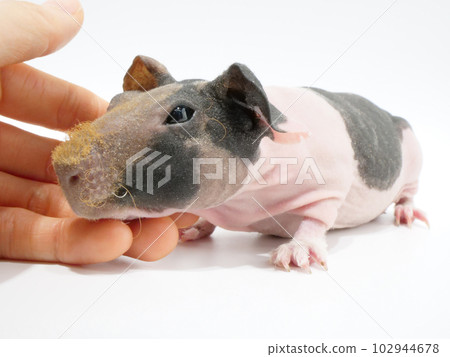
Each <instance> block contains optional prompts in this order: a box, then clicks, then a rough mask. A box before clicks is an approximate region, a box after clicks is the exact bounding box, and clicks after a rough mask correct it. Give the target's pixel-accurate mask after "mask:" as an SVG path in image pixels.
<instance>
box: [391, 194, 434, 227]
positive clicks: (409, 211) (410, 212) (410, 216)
mask: <svg viewBox="0 0 450 357" xmlns="http://www.w3.org/2000/svg"><path fill="white" fill-rule="evenodd" d="M394 215H395V225H396V226H399V225H400V224H406V225H407V226H408V227H409V228H411V227H412V223H413V222H414V220H415V219H416V218H417V219H418V220H419V221H422V222H424V223H425V224H426V225H427V227H428V228H430V222H428V219H427V216H426V215H425V213H423V212H422V211H421V210H419V209H417V208H414V204H413V202H412V200H409V199H407V200H404V201H400V202H399V203H397V204H396V205H395V213H394Z"/></svg>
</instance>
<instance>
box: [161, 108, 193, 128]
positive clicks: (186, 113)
mask: <svg viewBox="0 0 450 357" xmlns="http://www.w3.org/2000/svg"><path fill="white" fill-rule="evenodd" d="M194 112H195V110H194V109H192V108H189V107H186V106H184V105H178V106H176V107H175V108H174V109H173V110H172V111H171V112H170V114H169V116H168V117H167V119H166V121H165V124H169V125H170V124H179V123H184V122H186V121H188V120H191V118H192V116H193V115H194Z"/></svg>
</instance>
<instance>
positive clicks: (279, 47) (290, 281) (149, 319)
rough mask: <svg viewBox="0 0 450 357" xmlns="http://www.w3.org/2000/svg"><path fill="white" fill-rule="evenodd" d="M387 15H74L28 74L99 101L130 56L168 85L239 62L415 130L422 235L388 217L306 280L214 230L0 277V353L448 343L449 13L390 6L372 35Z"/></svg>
mask: <svg viewBox="0 0 450 357" xmlns="http://www.w3.org/2000/svg"><path fill="white" fill-rule="evenodd" d="M391 4H392V0H389V1H388V0H377V1H364V2H363V1H357V0H354V1H324V0H320V1H298V0H296V1H278V2H275V1H257V2H256V1H254V2H250V1H243V0H240V1H234V0H229V1H226V2H225V1H224V2H221V3H217V2H211V1H189V2H187V1H186V2H182V1H178V2H175V1H131V0H128V1H106V0H103V1H99V0H97V1H90V2H88V1H84V4H83V5H84V8H85V23H84V28H85V31H83V30H82V31H81V32H80V34H79V35H78V36H77V37H76V38H75V39H74V40H73V41H72V42H71V43H70V44H69V45H68V46H67V47H65V48H64V49H62V50H61V51H59V52H57V53H55V54H53V55H51V56H49V57H46V58H42V59H37V60H33V61H30V64H32V65H33V66H35V67H37V68H39V69H42V70H44V71H46V72H49V73H51V74H53V75H56V76H58V77H62V78H64V79H67V80H69V81H72V82H74V83H77V84H79V85H82V86H85V87H87V88H89V89H90V90H92V91H94V92H96V93H97V94H99V95H101V96H103V97H104V98H106V99H110V98H111V97H112V96H113V95H114V94H116V93H118V92H120V91H121V85H122V78H123V75H124V70H125V69H127V68H128V67H129V65H130V64H131V61H132V59H133V58H134V56H135V55H137V54H145V55H149V56H151V57H154V58H156V59H158V60H160V61H161V62H162V63H164V64H165V65H166V66H167V67H168V68H169V70H170V71H171V72H172V74H173V76H174V77H175V78H177V79H185V78H205V79H213V78H214V77H215V76H217V75H218V74H220V73H221V72H222V71H223V70H224V69H225V68H226V67H228V66H229V65H230V64H231V63H233V62H236V61H239V62H243V63H245V64H247V65H248V66H249V67H250V68H251V69H252V70H253V71H254V72H255V73H256V75H257V76H258V77H259V78H260V80H261V82H262V83H263V84H264V85H271V84H276V85H286V86H308V85H311V84H314V86H317V87H321V88H325V89H328V90H335V91H350V92H355V93H358V94H361V95H364V96H366V97H367V98H369V99H371V100H372V101H374V102H375V103H376V104H378V105H380V106H381V107H382V108H384V109H386V110H388V111H390V112H391V113H394V114H396V115H399V116H402V117H405V118H407V119H408V120H409V121H410V123H411V124H412V125H413V127H414V129H415V132H416V134H417V136H418V137H419V140H420V141H421V143H422V146H423V151H424V157H425V164H424V169H423V174H422V180H421V187H420V190H419V194H418V196H417V205H418V206H419V207H420V208H422V209H424V210H425V211H426V212H427V213H428V216H429V219H430V221H431V226H432V229H431V230H427V229H426V228H425V227H424V225H423V224H420V223H416V224H414V227H413V229H411V230H410V229H407V228H405V227H401V228H397V227H394V226H393V224H392V221H393V216H392V212H391V211H389V212H388V214H386V215H383V216H382V217H380V218H378V219H377V220H375V221H374V222H371V223H369V224H367V225H364V226H361V227H358V228H355V229H348V230H341V231H334V232H331V233H330V234H329V235H328V242H329V258H328V265H329V268H330V269H329V273H325V272H323V271H321V269H319V268H315V269H313V274H312V275H307V274H304V273H302V272H300V271H298V270H293V271H291V272H290V273H285V272H283V271H279V270H275V269H274V268H273V267H272V266H271V265H270V264H269V263H268V254H267V253H268V252H269V251H270V250H271V249H273V248H275V247H276V246H277V245H279V244H280V243H282V242H284V240H278V239H274V238H270V237H265V236H260V235H258V234H245V233H230V232H226V231H223V230H218V231H216V232H215V233H214V235H213V237H212V238H211V239H205V240H202V241H197V242H192V243H187V244H180V245H179V246H178V247H177V248H176V250H175V251H174V252H173V253H172V254H171V255H170V256H168V257H167V258H165V259H163V260H162V261H159V262H154V263H144V262H134V261H133V260H132V259H130V258H120V259H117V260H115V261H112V262H110V263H105V264H97V265H91V266H82V267H75V266H64V265H57V264H39V263H28V262H7V261H2V262H0V316H1V318H0V337H58V336H61V335H62V334H63V333H64V335H63V337H163V338H166V337H167V338H171V337H176V338H194V337H195V338H210V337H216V338H222V337H256V338H344V337H345V338H386V337H388V336H389V335H390V336H392V337H394V338H417V337H427V338H431V337H435V338H442V337H449V336H450V325H449V323H448V321H449V318H450V308H449V301H450V289H449V273H450V268H449V265H448V261H449V255H450V234H449V233H450V229H449V226H448V214H449V205H448V199H449V197H450V195H449V193H450V189H449V182H450V174H449V168H448V161H449V160H448V155H449V153H450V150H449V149H450V143H449V141H450V135H449V130H450V125H449V124H448V123H449V121H450V90H449V89H448V85H449V83H448V82H449V79H450V70H449V63H450V50H449V44H450V22H449V20H450V10H449V8H450V7H449V3H448V2H447V1H445V0H442V1H425V0H423V1H406V0H399V1H398V2H396V3H395V4H394V5H393V6H392V7H391V8H390V9H389V10H388V11H387V12H386V13H385V14H384V15H383V16H381V18H379V20H378V21H377V22H376V23H375V24H374V25H373V26H372V27H370V25H371V24H372V23H374V21H375V20H376V19H377V18H378V17H379V16H380V15H381V14H382V13H383V12H384V11H385V10H386V8H388V7H389V6H390V5H391ZM369 27H370V28H369ZM368 28H369V29H368ZM366 30H367V31H366ZM365 31H366V32H365ZM355 40H356V42H355ZM22 127H23V126H22ZM27 127H28V128H30V127H31V126H27ZM33 130H35V132H38V133H41V134H46V135H54V134H53V133H50V132H49V131H46V130H39V129H36V128H34V129H33ZM36 130H37V131H36ZM57 136H58V135H57ZM59 137H61V135H59ZM367 204H370V202H368V203H367ZM130 264H133V265H132V266H131V268H130V269H129V270H128V271H126V272H125V273H124V270H125V269H127V268H128V267H129V266H130ZM69 327H70V328H69ZM67 329H68V330H67Z"/></svg>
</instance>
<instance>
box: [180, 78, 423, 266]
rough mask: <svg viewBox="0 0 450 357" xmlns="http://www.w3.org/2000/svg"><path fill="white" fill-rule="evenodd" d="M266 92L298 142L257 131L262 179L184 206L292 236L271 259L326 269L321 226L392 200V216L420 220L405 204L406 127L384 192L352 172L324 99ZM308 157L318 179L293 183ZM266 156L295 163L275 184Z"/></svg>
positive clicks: (342, 131)
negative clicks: (210, 202) (223, 196)
mask: <svg viewBox="0 0 450 357" xmlns="http://www.w3.org/2000/svg"><path fill="white" fill-rule="evenodd" d="M266 92H267V94H268V97H269V100H270V102H271V103H272V104H274V105H275V106H276V107H277V108H278V109H279V110H280V111H281V112H283V113H284V114H285V115H286V116H287V119H288V120H287V122H285V123H283V124H282V125H280V127H281V128H282V129H285V130H287V131H290V132H301V133H302V135H299V136H298V137H300V138H301V139H300V142H297V143H293V144H286V143H280V142H279V141H281V138H280V140H277V138H275V139H276V140H275V141H272V140H270V139H269V138H264V139H263V140H262V141H261V145H260V152H261V155H260V157H262V158H264V157H265V158H267V160H266V161H265V163H264V164H263V165H262V166H261V168H260V169H259V172H260V173H261V175H262V177H263V178H264V180H265V181H266V183H265V184H260V183H258V182H256V181H255V180H252V181H251V182H250V183H249V184H247V185H244V186H243V188H242V189H241V190H239V191H238V192H237V193H236V194H235V195H234V196H233V197H231V198H229V199H228V200H227V201H225V202H224V203H223V204H221V205H219V206H216V207H213V208H208V209H202V210H197V211H194V212H192V213H195V214H198V215H200V216H202V217H203V218H205V219H206V220H207V221H209V222H211V224H213V225H218V226H221V227H223V228H225V229H229V230H236V231H248V232H255V231H256V232H261V233H264V234H272V235H278V236H281V237H290V238H293V241H292V242H289V243H286V244H282V245H281V246H279V247H278V248H277V249H276V250H275V251H274V252H273V253H272V258H271V261H272V262H273V263H274V264H275V265H276V266H278V267H281V268H284V269H286V270H288V269H289V265H294V266H299V267H301V268H302V269H304V270H305V271H307V272H309V271H310V263H312V262H313V261H315V262H317V263H318V264H320V266H322V267H323V268H326V242H325V234H326V232H327V231H328V230H329V229H333V228H344V227H352V226H357V225H360V224H363V223H366V222H369V221H371V220H373V219H374V218H376V217H377V216H379V215H380V214H381V213H383V212H384V211H385V210H386V208H387V207H388V206H389V205H390V204H392V203H393V202H395V203H397V206H396V220H397V221H398V222H399V223H406V224H411V223H412V221H413V219H414V218H418V219H420V220H422V221H424V222H426V223H427V220H426V217H425V215H424V214H423V213H422V212H420V211H418V210H416V209H414V208H413V206H412V197H413V196H414V194H415V193H416V191H417V181H418V176H419V171H420V168H421V165H422V156H421V151H420V147H419V145H418V142H417V139H416V138H415V136H414V134H413V132H412V131H411V130H410V129H406V130H404V132H403V143H402V152H403V166H402V169H401V173H400V176H399V177H398V179H397V180H396V182H395V183H394V185H393V186H392V187H391V188H390V189H388V190H386V191H378V190H376V189H370V188H368V187H367V186H366V185H365V184H364V182H363V180H362V179H361V178H360V177H359V174H358V170H357V162H356V161H355V160H354V153H353V149H352V146H351V142H350V138H349V135H348V133H347V130H346V127H345V124H344V122H343V120H342V118H341V117H340V114H339V113H338V112H337V111H336V110H335V109H334V108H333V107H331V106H330V105H329V104H328V102H326V101H325V100H324V99H323V98H322V97H320V96H319V95H317V94H316V93H315V92H312V91H305V89H300V88H278V87H270V88H266ZM300 95H301V98H300V99H299V100H298V101H297V102H296V103H295V104H294V105H292V106H291V104H292V103H293V102H294V101H295V100H296V99H297V98H298V97H299V96H300ZM290 106H291V107H290ZM289 107H290V108H289ZM288 108H289V109H288ZM306 134H307V135H306ZM305 137H306V138H305ZM291 138H292V135H291ZM277 141H278V142H277ZM308 157H311V158H313V159H314V161H315V163H316V165H317V167H318V168H319V170H320V174H321V175H322V177H323V179H324V180H325V182H326V184H320V182H318V181H320V180H318V179H317V178H315V177H314V176H313V175H311V177H310V179H305V180H304V181H303V183H302V184H296V183H295V181H296V179H297V176H298V174H299V171H300V169H301V167H300V166H301V164H302V163H303V160H304V159H305V158H308ZM269 158H298V163H299V165H290V166H288V170H287V172H288V176H287V183H286V184H280V166H277V165H275V166H274V165H273V164H269ZM368 202H370V204H367V203H368ZM187 232H188V231H186V233H187ZM197 236H198V237H200V236H201V234H198V235H197ZM181 239H182V240H183V239H184V240H187V239H186V238H183V237H182V238H181Z"/></svg>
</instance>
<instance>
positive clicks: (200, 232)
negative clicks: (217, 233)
mask: <svg viewBox="0 0 450 357" xmlns="http://www.w3.org/2000/svg"><path fill="white" fill-rule="evenodd" d="M214 229H216V226H215V225H214V224H212V223H209V222H208V221H207V220H206V219H203V218H199V220H198V221H197V223H195V224H194V225H193V226H191V227H188V228H181V229H179V230H178V234H179V235H180V241H181V242H186V241H190V240H197V239H200V238H205V237H208V236H210V235H211V234H212V233H213V232H214Z"/></svg>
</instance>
